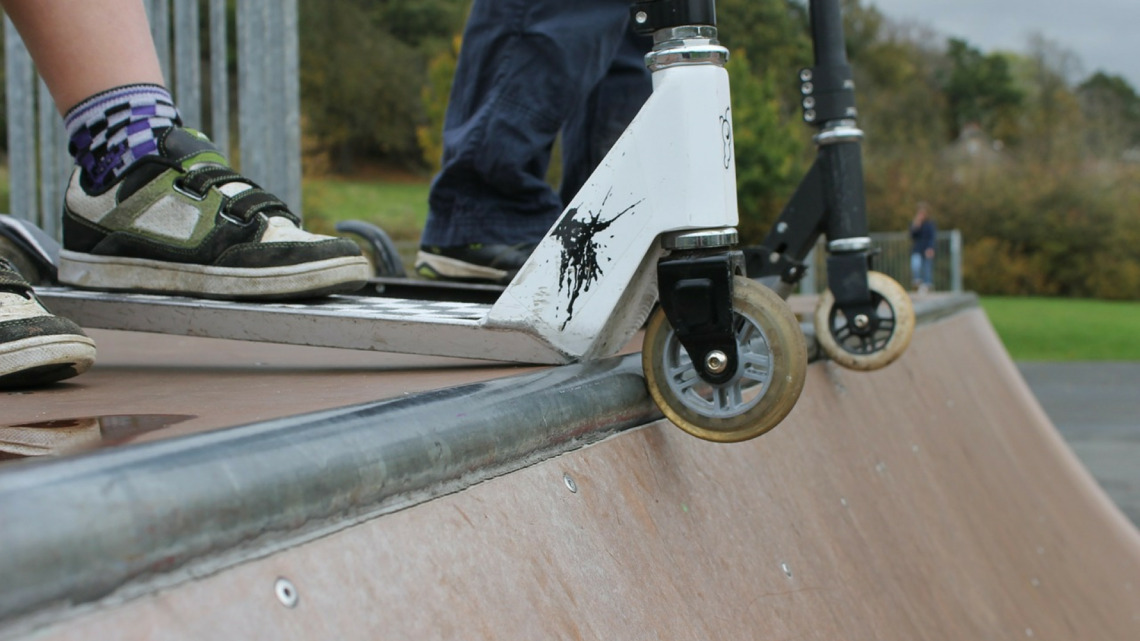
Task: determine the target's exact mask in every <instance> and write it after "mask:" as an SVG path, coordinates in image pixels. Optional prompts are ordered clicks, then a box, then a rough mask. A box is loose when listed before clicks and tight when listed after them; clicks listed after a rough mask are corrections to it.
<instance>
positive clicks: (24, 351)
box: [0, 334, 95, 389]
mask: <svg viewBox="0 0 1140 641" xmlns="http://www.w3.org/2000/svg"><path fill="white" fill-rule="evenodd" d="M94 363H95V341H93V340H91V339H90V338H88V337H86V336H79V335H77V334H61V335H57V336H36V337H33V338H25V339H22V340H18V341H13V342H11V343H5V344H3V345H0V389H7V388H13V387H29V386H33V385H45V384H47V383H54V382H56V381H62V380H64V379H66V378H71V377H73V376H78V375H80V374H82V373H83V372H86V371H87V370H88V369H90V368H91V366H92V365H93V364H94Z"/></svg>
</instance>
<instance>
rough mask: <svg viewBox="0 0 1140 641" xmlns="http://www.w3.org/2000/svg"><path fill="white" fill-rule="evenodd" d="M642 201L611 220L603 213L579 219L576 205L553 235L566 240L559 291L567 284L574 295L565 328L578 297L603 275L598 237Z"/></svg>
mask: <svg viewBox="0 0 1140 641" xmlns="http://www.w3.org/2000/svg"><path fill="white" fill-rule="evenodd" d="M610 193H612V191H611V192H610ZM610 193H607V194H606V197H605V198H604V199H602V205H601V207H599V210H604V209H605V207H606V201H608V200H609V198H610ZM639 204H641V201H640V200H639V201H637V202H636V203H633V204H632V205H630V206H629V207H626V208H625V209H623V210H622V211H620V212H618V214H617V215H616V216H614V217H613V218H610V219H608V220H602V217H601V213H600V212H599V213H594V212H587V213H588V215H587V216H583V217H582V218H581V219H579V218H578V208H577V207H575V208H573V209H571V210H570V211H569V212H567V214H566V216H565V217H564V218H563V219H562V222H561V223H559V224H558V227H557V228H555V230H554V234H553V235H554V237H555V238H557V239H558V240H559V241H560V242H561V243H562V264H561V266H560V271H559V274H560V275H559V277H558V292H559V293H562V291H563V287H565V290H566V292H567V294H568V295H569V297H570V301H569V303H567V305H566V320H565V321H563V322H562V329H566V324H567V323H569V322H570V320H571V319H572V318H574V303H575V302H576V301H577V300H578V296H579V295H580V294H581V293H582V292H584V291H589V289H590V285H591V284H592V283H594V282H596V281H597V280H598V277H599V276H601V274H602V267H601V265H599V264H598V249H599V248H601V245H600V244H599V243H598V242H597V241H596V240H595V237H596V236H597V235H598V234H600V233H602V232H603V231H605V230H606V229H608V228H609V226H610V225H612V224H613V222H614V221H615V220H617V219H618V218H621V217H622V216H624V215H625V214H626V213H627V212H629V211H630V210H632V209H633V208H634V207H636V206H638V205H639Z"/></svg>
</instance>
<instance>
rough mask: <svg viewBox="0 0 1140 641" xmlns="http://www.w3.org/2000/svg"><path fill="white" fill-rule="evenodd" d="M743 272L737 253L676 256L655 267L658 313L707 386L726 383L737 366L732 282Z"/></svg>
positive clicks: (740, 254)
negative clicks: (663, 316) (659, 297)
mask: <svg viewBox="0 0 1140 641" xmlns="http://www.w3.org/2000/svg"><path fill="white" fill-rule="evenodd" d="M743 271H744V254H743V253H742V252H740V251H735V250H734V251H727V252H717V253H713V254H710V253H707V252H702V253H692V252H681V253H677V254H674V255H671V256H668V257H666V258H663V259H661V261H660V262H658V264H657V279H658V288H659V291H660V296H661V309H662V310H663V311H664V312H665V317H666V318H668V319H669V324H670V325H672V326H673V331H674V332H675V333H676V336H677V340H679V341H680V342H681V345H682V346H683V347H684V348H685V350H686V351H687V352H688V353H689V357H690V359H692V362H693V368H694V369H695V370H696V371H697V373H698V374H699V375H700V377H701V378H702V379H704V380H706V381H708V382H709V383H713V384H721V383H725V382H727V381H729V380H730V379H731V378H732V377H733V376H734V375H735V374H736V370H737V367H738V365H739V363H740V357H739V354H738V351H737V346H736V333H735V331H734V328H733V310H732V298H733V286H732V279H733V276H735V275H736V274H738V273H743Z"/></svg>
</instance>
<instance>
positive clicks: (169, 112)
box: [0, 0, 370, 298]
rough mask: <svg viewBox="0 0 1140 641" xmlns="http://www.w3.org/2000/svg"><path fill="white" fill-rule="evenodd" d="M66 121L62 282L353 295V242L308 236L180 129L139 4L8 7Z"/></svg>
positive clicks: (85, 0)
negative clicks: (71, 164) (70, 165)
mask: <svg viewBox="0 0 1140 641" xmlns="http://www.w3.org/2000/svg"><path fill="white" fill-rule="evenodd" d="M0 3H2V4H3V5H4V8H5V9H6V10H7V11H8V12H9V15H11V17H12V20H13V22H14V24H15V25H16V27H17V29H19V30H20V34H21V36H22V37H23V38H24V40H25V42H26V43H27V45H28V49H29V51H30V52H31V54H32V58H33V60H35V62H36V66H37V67H38V68H39V70H40V72H41V74H42V75H43V77H44V80H45V82H46V83H47V85H48V87H49V89H50V90H51V93H52V96H53V98H54V99H55V101H56V105H57V107H58V108H59V110H60V112H61V113H62V114H64V115H65V119H66V124H67V130H68V136H69V138H70V142H69V149H70V151H71V153H72V155H73V156H74V157H75V160H76V164H77V165H78V167H77V169H76V171H75V172H74V174H73V175H72V179H71V181H70V183H69V185H68V188H67V193H66V195H65V198H64V201H65V202H64V220H63V251H62V252H61V253H60V265H59V279H60V281H62V282H64V283H68V284H72V285H77V286H81V287H89V288H93V289H116V290H136V291H137V290H142V291H157V292H170V293H178V294H192V295H201V296H210V297H217V298H286V297H307V296H313V295H319V294H325V293H332V292H341V291H352V290H355V289H358V288H359V287H360V286H361V285H363V284H364V281H365V280H366V279H367V278H368V276H369V272H370V270H369V267H368V263H367V261H366V260H365V259H364V257H363V256H361V254H360V250H359V248H358V247H357V246H356V245H355V243H353V242H352V241H349V240H346V239H337V238H330V237H327V236H317V235H314V234H309V233H307V232H304V231H302V230H301V229H300V228H299V225H298V222H299V221H298V220H297V217H296V216H295V215H293V214H292V213H291V212H289V210H288V208H287V207H286V205H285V204H284V203H282V202H281V201H280V200H279V199H277V198H276V197H274V196H273V195H272V194H269V193H266V192H265V191H263V190H261V189H260V188H258V187H257V186H256V185H254V184H253V183H252V182H251V181H249V180H247V179H245V178H243V177H242V176H240V175H238V174H237V173H235V172H234V171H233V170H232V169H230V168H229V167H228V165H227V163H226V161H225V157H224V156H223V155H222V153H221V152H220V151H219V150H217V149H216V148H214V146H213V145H212V144H211V143H210V142H209V140H207V139H206V138H205V136H202V135H200V134H198V133H196V132H190V131H187V130H185V129H182V128H181V126H180V125H181V124H182V123H181V120H180V118H179V116H178V111H177V109H176V107H175V105H174V102H173V100H172V99H171V97H170V94H169V92H167V91H166V89H165V88H164V87H163V86H162V75H161V72H160V70H159V65H158V60H157V56H156V54H155V49H154V42H153V40H152V39H151V35H150V29H149V27H148V25H147V19H146V12H145V9H144V7H143V3H142V0H100V1H99V2H92V1H91V0H51V1H45V0H0Z"/></svg>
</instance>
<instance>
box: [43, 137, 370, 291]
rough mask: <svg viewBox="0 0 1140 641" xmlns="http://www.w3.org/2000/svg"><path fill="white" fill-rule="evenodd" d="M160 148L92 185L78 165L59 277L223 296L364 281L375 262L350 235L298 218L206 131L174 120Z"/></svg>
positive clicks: (100, 285) (67, 204) (354, 285)
mask: <svg viewBox="0 0 1140 641" xmlns="http://www.w3.org/2000/svg"><path fill="white" fill-rule="evenodd" d="M158 143H159V153H157V154H153V155H149V156H144V157H142V158H140V159H139V160H138V161H136V162H135V164H134V165H132V166H131V167H130V168H129V169H128V170H127V171H126V172H125V173H124V174H123V175H122V176H121V177H120V179H119V181H118V182H116V183H115V184H114V185H112V186H111V187H110V188H109V189H106V190H105V191H103V192H101V193H93V192H92V191H91V190H90V189H89V187H88V186H87V185H86V184H84V183H85V181H84V180H83V179H82V172H80V171H79V170H78V169H77V170H76V171H75V173H74V174H73V175H72V177H71V183H70V184H69V185H68V188H67V192H66V194H65V198H64V219H63V250H62V251H61V252H60V260H59V280H60V281H61V282H63V283H66V284H69V285H75V286H78V287H84V288H89V289H109V290H128V291H142V292H155V293H173V294H189V295H193V296H202V297H207V298H223V299H239V298H241V299H282V298H304V297H309V296H319V295H324V294H331V293H338V292H349V291H354V290H356V289H359V288H360V287H361V286H363V285H364V282H365V281H366V280H367V279H368V277H369V274H370V270H369V266H368V262H367V260H366V259H365V258H364V257H363V256H362V255H361V253H360V249H359V247H357V246H356V244H355V243H354V242H352V241H350V240H347V239H341V238H333V237H331V236H319V235H316V234H310V233H308V232H305V231H302V230H301V229H300V227H299V221H298V219H297V217H296V216H295V215H294V214H292V213H291V212H290V211H289V210H288V208H287V207H286V206H285V204H284V203H282V202H281V201H280V200H278V199H277V198H276V197H274V196H273V195H272V194H269V193H267V192H265V191H264V190H262V189H261V188H259V187H258V186H257V185H255V184H254V183H253V182H252V181H250V180H248V179H247V178H244V177H242V176H241V175H239V174H237V173H236V172H234V171H233V170H232V169H231V168H230V167H229V166H228V165H227V164H226V160H225V158H224V157H223V156H222V154H221V153H220V152H219V151H218V150H217V148H215V147H214V145H213V144H212V143H211V142H210V141H209V140H208V139H207V138H206V137H205V136H203V135H202V134H199V133H197V132H194V131H192V130H188V129H181V128H177V127H172V128H170V129H168V130H166V131H165V132H164V133H163V134H161V136H160V137H159V141H158Z"/></svg>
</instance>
